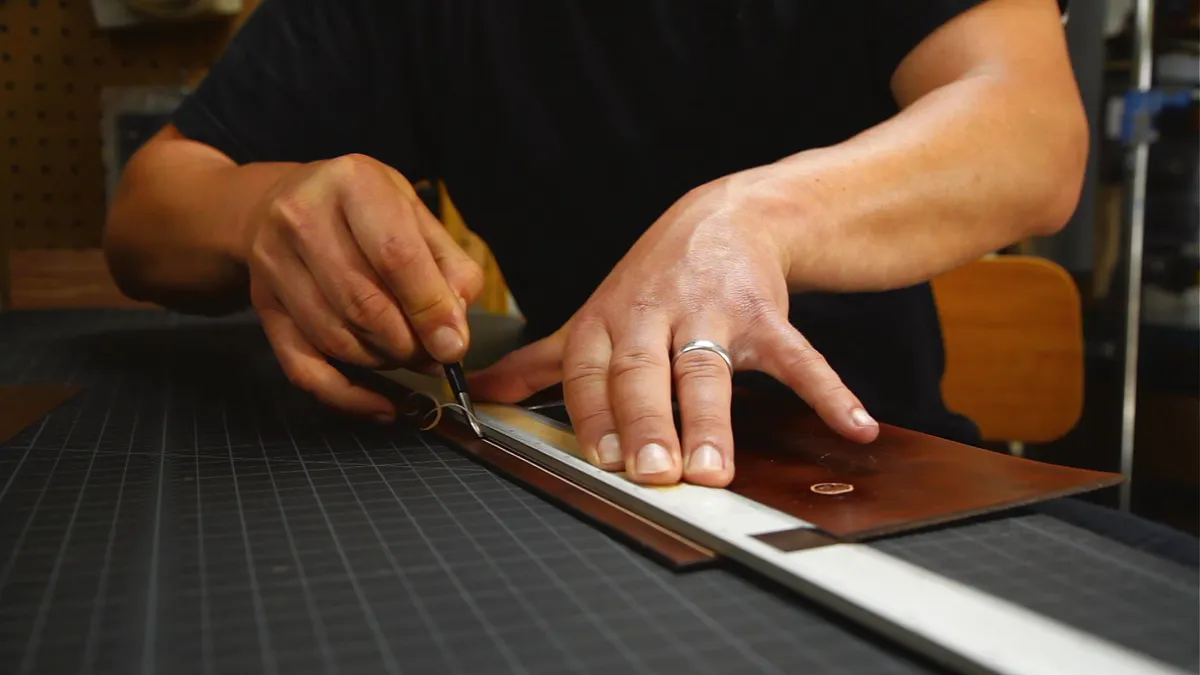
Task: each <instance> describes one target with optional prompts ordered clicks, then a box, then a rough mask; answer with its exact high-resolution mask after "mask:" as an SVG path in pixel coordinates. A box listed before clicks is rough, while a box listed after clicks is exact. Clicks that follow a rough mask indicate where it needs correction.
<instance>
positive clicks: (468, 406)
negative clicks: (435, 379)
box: [446, 361, 483, 438]
mask: <svg viewBox="0 0 1200 675" xmlns="http://www.w3.org/2000/svg"><path fill="white" fill-rule="evenodd" d="M446 379H447V380H450V391H451V392H453V393H454V400H455V401H457V402H458V404H459V405H460V406H462V409H463V417H466V418H467V424H470V425H471V431H474V432H475V435H476V436H478V437H480V438H483V429H481V428H480V427H479V422H476V421H475V405H474V404H473V403H471V395H470V394H468V393H467V376H466V374H465V373H464V372H463V367H462V364H461V363H458V362H457V361H456V362H454V363H447V364H446Z"/></svg>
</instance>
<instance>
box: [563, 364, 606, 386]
mask: <svg viewBox="0 0 1200 675" xmlns="http://www.w3.org/2000/svg"><path fill="white" fill-rule="evenodd" d="M564 370H566V375H565V377H563V386H572V385H577V384H586V383H590V382H595V381H597V380H600V381H603V380H605V379H606V378H607V377H608V367H607V366H606V365H605V364H603V363H597V362H595V361H579V362H576V363H570V364H566V365H565V368H564Z"/></svg>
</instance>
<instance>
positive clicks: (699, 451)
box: [688, 445, 725, 473]
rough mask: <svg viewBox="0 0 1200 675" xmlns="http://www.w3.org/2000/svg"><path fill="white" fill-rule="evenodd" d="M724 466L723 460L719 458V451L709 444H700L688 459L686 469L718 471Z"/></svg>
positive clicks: (697, 471) (700, 471)
mask: <svg viewBox="0 0 1200 675" xmlns="http://www.w3.org/2000/svg"><path fill="white" fill-rule="evenodd" d="M723 466H725V460H724V459H722V458H721V453H719V452H717V449H716V448H714V447H713V446H711V445H702V446H700V447H698V448H696V450H695V451H694V452H692V456H691V458H690V459H688V471H689V472H696V473H708V472H710V471H720V470H721V468H722V467H723Z"/></svg>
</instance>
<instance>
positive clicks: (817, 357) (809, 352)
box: [783, 345, 827, 371]
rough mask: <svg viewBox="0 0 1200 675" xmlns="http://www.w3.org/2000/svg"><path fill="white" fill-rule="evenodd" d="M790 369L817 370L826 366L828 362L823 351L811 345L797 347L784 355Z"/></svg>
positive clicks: (786, 365)
mask: <svg viewBox="0 0 1200 675" xmlns="http://www.w3.org/2000/svg"><path fill="white" fill-rule="evenodd" d="M783 358H784V367H786V368H787V369H788V370H810V371H811V370H816V369H820V368H825V367H826V366H827V362H826V361H825V357H824V356H823V355H822V354H821V352H819V351H817V350H816V349H814V348H813V347H812V346H810V345H803V346H799V347H795V348H793V349H791V350H789V351H788V353H787V354H786V355H785V356H784V357H783Z"/></svg>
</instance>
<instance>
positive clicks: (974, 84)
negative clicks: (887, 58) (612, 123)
mask: <svg viewBox="0 0 1200 675" xmlns="http://www.w3.org/2000/svg"><path fill="white" fill-rule="evenodd" d="M891 84H892V90H893V93H894V95H895V96H896V98H897V100H898V102H899V104H900V106H901V107H902V111H901V112H900V113H899V114H898V115H897V116H895V117H893V118H892V119H890V120H888V121H887V122H885V123H883V124H881V125H879V126H877V127H874V128H872V129H870V130H868V131H866V132H864V133H862V134H860V135H858V136H856V137H854V138H852V139H850V140H848V141H846V142H844V143H841V144H839V145H836V146H833V147H828V148H821V149H816V150H812V151H806V152H801V153H799V154H797V155H794V156H792V157H789V158H786V159H784V160H782V161H780V162H777V163H775V164H772V165H769V166H766V167H760V168H756V169H753V170H750V171H747V172H744V173H742V174H738V175H735V176H733V177H731V178H730V179H729V184H728V193H727V194H728V195H729V199H730V204H731V209H732V211H733V212H734V213H738V212H742V211H744V213H745V217H746V218H748V219H750V220H752V221H754V222H760V223H767V224H768V225H769V226H770V227H771V229H772V230H773V231H774V233H775V234H776V236H777V237H778V238H779V239H778V241H780V243H781V244H782V247H783V249H784V253H783V255H785V257H786V259H785V260H784V261H783V262H784V265H785V269H786V270H787V279H788V284H789V286H790V287H791V289H792V290H793V291H801V290H819V291H873V290H886V289H891V288H898V287H903V286H907V285H911V284H914V283H918V282H921V281H925V280H928V279H930V278H932V277H934V276H936V275H938V274H940V273H942V272H944V271H947V270H950V269H952V268H954V267H957V266H959V265H961V264H964V263H966V262H969V261H970V260H972V259H974V258H977V257H979V256H981V255H984V254H986V253H988V252H992V251H995V250H997V249H1000V248H1003V247H1005V246H1008V245H1010V244H1012V243H1014V242H1016V241H1019V240H1021V239H1023V238H1025V237H1029V236H1039V235H1047V234H1051V233H1053V232H1055V231H1057V230H1058V229H1059V228H1061V227H1062V226H1063V225H1064V224H1065V223H1066V221H1067V219H1068V218H1070V216H1071V214H1072V213H1073V211H1074V209H1075V205H1076V203H1077V201H1078V198H1079V191H1080V187H1081V184H1082V180H1083V174H1084V165H1085V161H1086V156H1087V145H1088V136H1087V121H1086V118H1085V116H1084V113H1083V109H1082V106H1081V104H1080V100H1079V94H1078V89H1077V87H1076V84H1075V81H1074V77H1073V74H1072V71H1071V65H1070V61H1069V59H1068V54H1067V49H1066V43H1065V39H1064V35H1063V30H1062V25H1061V20H1060V17H1059V14H1058V11H1057V7H1056V3H1054V2H1053V1H1052V0H990V1H989V2H986V3H984V4H982V5H980V6H978V7H976V8H975V9H973V10H970V11H968V12H966V13H964V14H962V15H960V16H959V17H957V18H956V19H954V20H952V21H950V22H948V23H947V24H946V25H944V26H942V27H941V28H940V29H939V30H937V31H935V32H934V33H933V34H932V35H930V36H929V37H928V38H926V39H925V40H924V41H923V42H922V43H921V44H920V45H919V46H918V47H917V48H916V49H915V50H913V52H912V53H910V54H909V55H908V56H907V57H906V58H905V59H904V61H903V62H902V63H901V64H900V66H899V68H898V69H897V71H896V72H895V74H894V77H893V79H892V83H891Z"/></svg>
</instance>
